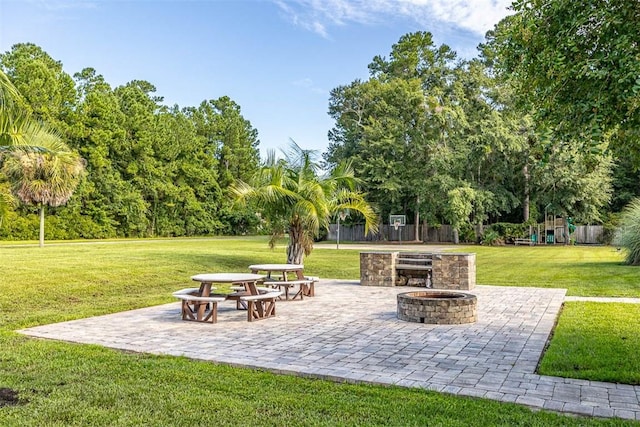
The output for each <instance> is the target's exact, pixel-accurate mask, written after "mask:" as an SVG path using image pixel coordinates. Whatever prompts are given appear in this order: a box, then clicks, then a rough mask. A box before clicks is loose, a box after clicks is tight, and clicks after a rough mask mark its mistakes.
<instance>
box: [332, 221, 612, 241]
mask: <svg viewBox="0 0 640 427" xmlns="http://www.w3.org/2000/svg"><path fill="white" fill-rule="evenodd" d="M337 230H338V227H337V225H336V224H331V225H330V226H329V236H328V239H329V240H336V238H337ZM602 234H603V227H602V226H601V225H578V226H576V230H575V232H574V233H573V234H572V235H571V237H572V238H573V239H575V241H576V243H578V244H587V245H591V244H599V243H602ZM419 240H421V241H423V242H425V243H451V242H453V232H452V230H451V226H450V225H446V224H444V225H440V226H437V227H433V226H432V227H425V226H420V234H419ZM340 241H341V242H378V241H387V242H399V241H402V242H408V241H415V225H413V224H407V225H406V226H404V227H398V230H396V229H395V228H394V227H393V226H390V225H382V226H381V227H380V231H379V232H378V233H376V234H375V235H372V234H369V235H365V234H364V225H354V226H345V225H340Z"/></svg>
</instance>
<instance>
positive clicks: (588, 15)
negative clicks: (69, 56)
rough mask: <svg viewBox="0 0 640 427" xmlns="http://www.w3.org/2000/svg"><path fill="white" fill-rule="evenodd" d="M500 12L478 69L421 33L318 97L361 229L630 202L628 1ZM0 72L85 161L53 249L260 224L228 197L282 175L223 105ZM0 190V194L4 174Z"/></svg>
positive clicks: (634, 171)
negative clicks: (355, 194) (359, 199)
mask: <svg viewBox="0 0 640 427" xmlns="http://www.w3.org/2000/svg"><path fill="white" fill-rule="evenodd" d="M551 6H552V7H551ZM512 7H513V9H514V12H515V13H514V14H513V15H511V16H509V17H507V18H505V19H504V20H502V21H501V22H500V23H499V24H498V25H496V27H495V28H494V30H492V31H490V32H489V33H487V36H486V39H485V42H484V43H483V44H481V45H480V46H479V55H478V57H477V58H474V59H471V60H463V59H461V58H459V57H458V56H457V55H456V53H455V52H454V51H452V50H451V49H450V48H449V47H448V46H447V45H444V44H443V45H439V46H438V45H436V44H435V43H434V41H433V38H432V35H431V34H430V33H428V32H425V31H420V32H415V33H409V34H406V35H404V36H402V37H401V38H400V39H399V41H398V42H397V43H396V44H394V45H393V46H392V47H391V51H390V53H389V54H388V56H376V57H374V58H373V59H372V61H371V63H370V64H369V77H368V78H367V79H366V80H354V81H353V82H351V83H348V84H345V85H341V86H339V87H337V88H335V89H333V90H332V91H331V94H330V99H329V114H330V116H331V117H332V118H333V119H334V121H335V124H334V126H333V128H332V129H331V130H330V131H329V133H328V139H329V147H328V150H327V151H326V152H325V153H324V154H323V159H324V167H325V169H326V170H328V171H331V170H335V169H336V168H338V167H339V165H344V164H349V165H351V168H350V169H351V170H352V171H353V174H354V183H359V184H360V188H361V190H363V191H364V193H365V194H366V200H367V202H369V203H371V204H372V205H373V206H374V207H375V209H376V212H377V216H378V220H377V221H375V222H377V223H385V222H386V221H387V218H388V216H389V215H390V214H398V213H401V214H407V215H408V217H409V218H408V219H409V222H410V223H414V224H419V223H427V224H429V225H435V224H441V223H448V224H451V225H452V226H453V228H454V229H455V236H456V239H457V238H458V237H460V238H461V239H464V240H474V239H477V238H478V236H479V235H480V234H481V232H480V230H481V229H482V227H480V226H481V225H482V224H487V223H496V222H512V223H524V224H533V223H536V222H540V221H542V220H543V215H544V214H545V213H550V214H553V215H558V216H563V217H568V216H571V217H573V218H574V219H575V220H576V221H577V222H583V223H590V222H591V223H593V222H602V221H607V220H609V218H610V217H611V216H612V215H615V214H616V213H618V212H620V211H621V210H622V209H623V208H624V206H626V205H627V204H629V202H630V201H631V200H632V199H633V198H634V197H637V196H638V195H639V194H640V185H639V184H638V182H639V180H638V176H637V175H638V168H639V167H640V148H639V147H640V144H639V143H638V141H639V139H638V129H639V128H638V117H640V116H639V115H638V106H639V105H640V101H639V99H640V77H639V76H640V65H639V64H640V62H638V61H636V60H634V58H638V57H639V55H640V52H639V50H640V45H639V44H638V43H637V41H636V34H637V31H636V30H637V28H636V27H637V22H640V10H639V8H638V6H637V2H624V1H622V0H616V1H611V2H607V3H606V4H604V3H602V2H600V1H599V0H588V1H587V4H586V5H585V4H584V2H583V3H575V2H571V1H570V0H553V1H552V2H542V1H538V0H524V1H518V2H515V3H514V4H513V6H512ZM0 67H2V70H3V71H4V72H5V73H6V75H7V76H8V77H9V78H10V79H11V81H12V82H13V84H14V85H15V86H16V88H17V89H18V90H19V91H20V93H22V95H23V96H24V98H25V100H26V108H28V109H29V110H30V112H31V113H32V115H33V116H34V117H36V118H37V119H38V120H40V121H42V122H45V123H48V124H50V125H51V126H53V127H54V128H55V129H57V130H58V131H59V132H60V133H61V135H62V136H63V138H64V139H65V141H67V142H68V144H69V146H70V147H72V148H73V149H75V150H77V151H78V152H79V154H80V155H81V156H82V157H83V158H84V159H85V161H86V169H87V174H86V176H85V178H84V179H83V180H82V182H81V183H80V186H79V187H78V189H77V190H76V194H75V195H74V196H73V197H72V198H71V200H70V201H69V203H68V204H67V205H66V206H62V207H58V208H55V210H54V211H53V213H54V222H55V226H54V227H50V229H51V230H52V233H53V232H55V233H59V235H53V236H52V237H58V238H74V237H85V238H88V237H116V236H118V237H120V236H126V237H129V236H190V235H207V234H233V233H244V232H255V231H256V230H257V229H258V227H260V226H261V225H265V224H266V225H268V224H267V223H268V218H266V217H260V216H258V215H256V211H259V210H260V206H257V207H256V206H251V207H239V206H233V205H232V199H233V197H234V194H233V191H231V188H232V185H233V183H253V184H254V185H262V184H260V182H259V180H258V181H256V177H257V178H260V177H262V178H264V173H263V172H264V171H265V169H264V168H265V167H267V169H268V168H269V167H272V168H273V167H275V166H277V165H278V164H277V163H276V162H274V161H273V160H274V159H270V160H269V159H267V161H266V163H261V162H260V159H259V152H258V144H259V140H258V132H257V130H256V129H254V128H253V127H252V126H251V123H250V122H249V121H248V120H246V119H245V118H244V117H243V116H242V114H241V110H240V106H239V105H237V104H236V103H235V102H233V100H231V99H229V98H228V97H222V98H219V99H216V100H207V101H203V102H202V103H201V104H200V105H199V106H198V107H186V108H179V107H178V106H173V107H168V106H165V105H163V104H162V98H160V97H157V96H155V88H154V87H153V85H152V84H151V83H149V82H146V81H141V80H134V81H132V82H129V83H127V84H126V85H123V86H120V87H116V88H112V87H111V86H110V85H109V84H108V83H107V82H106V81H105V80H104V78H103V77H102V76H100V75H99V74H98V73H97V72H96V71H95V70H93V69H91V68H86V69H84V70H82V71H81V72H79V73H76V74H74V75H73V77H71V76H69V75H68V74H66V73H65V72H64V70H63V68H62V64H61V63H60V62H58V61H55V60H54V59H52V58H51V57H50V56H49V55H48V54H46V52H44V51H42V49H41V48H39V47H37V46H35V45H33V44H19V45H15V46H14V47H13V48H12V49H11V51H9V52H6V53H4V54H2V55H0ZM301 152H302V153H304V150H302V151H301ZM269 161H271V163H268V162H269ZM289 166H291V165H289ZM293 166H295V165H293ZM273 170H276V169H273ZM292 170H296V171H298V170H297V169H296V168H293V169H292ZM261 172H262V175H261ZM0 180H2V182H1V183H0V185H3V186H4V187H5V188H6V186H7V185H8V182H7V176H4V177H2V178H0ZM268 188H271V187H268ZM236 190H237V188H236ZM286 191H291V190H289V189H287V190H286ZM237 195H238V194H237V191H236V194H235V197H237ZM289 198H290V197H289ZM291 200H293V199H291ZM267 211H268V209H267V210H266V211H265V212H263V213H265V214H268V212H267ZM33 212H34V211H33V208H32V207H29V206H24V205H22V206H17V207H15V208H14V209H12V210H11V212H9V213H8V214H7V215H5V217H8V218H10V221H5V223H4V226H3V227H2V228H1V229H0V237H10V238H27V237H30V236H31V235H30V234H29V233H32V232H33V231H32V229H33V227H32V224H31V223H32V222H33V219H32V216H34V214H33ZM327 212H329V211H327ZM333 214H335V212H334V213H332V215H333ZM361 220H363V217H361V216H358V215H357V214H354V215H351V216H350V217H348V218H347V222H349V221H352V222H358V221H361ZM367 221H369V222H371V218H368V219H367ZM321 222H322V223H323V224H324V222H325V221H324V219H323V220H322V221H321ZM314 224H315V223H314ZM314 230H315V227H314ZM312 234H314V235H315V234H317V232H316V231H314V233H312ZM308 237H309V238H312V237H313V236H312V235H309V236H308Z"/></svg>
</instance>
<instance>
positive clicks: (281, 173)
mask: <svg viewBox="0 0 640 427" xmlns="http://www.w3.org/2000/svg"><path fill="white" fill-rule="evenodd" d="M284 154H285V158H284V159H279V160H278V159H276V156H275V152H273V151H270V152H269V154H268V156H267V159H266V161H265V162H264V164H263V165H262V167H261V168H260V169H259V170H258V172H257V173H256V175H255V176H254V178H253V180H252V181H251V183H245V182H242V181H238V182H237V183H236V184H235V185H234V186H233V187H232V189H231V190H232V192H233V193H234V194H235V196H236V198H237V200H238V201H239V202H241V203H246V202H250V203H253V205H254V206H255V207H256V208H257V209H258V210H259V211H261V213H262V214H263V216H264V217H265V218H266V219H267V220H268V221H269V222H270V224H271V226H272V237H271V240H270V242H269V243H270V245H271V247H273V246H274V245H275V242H276V239H277V238H278V237H280V236H282V235H283V234H284V233H285V232H288V233H289V245H288V247H287V263H289V264H302V258H303V256H304V255H309V254H310V253H311V251H312V249H313V241H314V238H315V237H317V236H318V235H319V232H320V229H321V228H325V229H328V228H329V221H330V220H331V218H332V216H333V215H334V214H335V213H337V212H340V211H344V210H351V211H355V212H359V213H360V214H362V216H363V217H364V219H365V231H366V232H369V231H373V232H375V231H376V230H377V217H376V215H375V213H374V211H373V209H372V207H371V206H370V205H369V203H367V201H366V200H365V199H364V194H363V193H361V192H359V191H357V190H356V184H357V179H356V178H355V176H354V173H353V170H352V168H351V166H350V165H349V164H342V165H339V166H337V167H336V168H334V169H333V170H331V171H330V172H329V173H328V174H327V175H324V176H320V175H319V172H320V166H319V164H318V163H317V162H316V161H315V159H314V157H315V152H314V151H311V150H303V149H302V148H300V147H299V146H298V145H297V144H296V143H295V142H294V141H291V146H290V150H289V152H288V153H284Z"/></svg>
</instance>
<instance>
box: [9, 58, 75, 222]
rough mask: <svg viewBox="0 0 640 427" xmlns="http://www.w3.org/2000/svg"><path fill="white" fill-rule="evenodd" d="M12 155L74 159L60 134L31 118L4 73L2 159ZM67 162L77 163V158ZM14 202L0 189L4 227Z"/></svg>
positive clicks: (16, 90) (20, 97) (62, 159)
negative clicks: (11, 153)
mask: <svg viewBox="0 0 640 427" xmlns="http://www.w3.org/2000/svg"><path fill="white" fill-rule="evenodd" d="M8 151H12V152H15V151H22V152H48V153H58V156H59V159H60V160H61V161H64V160H65V157H68V155H71V154H70V152H69V151H68V149H67V147H66V145H65V144H64V142H63V141H62V138H61V137H60V135H59V134H58V133H57V132H55V131H54V130H52V129H51V128H49V127H48V126H46V125H45V124H43V123H40V122H38V121H36V120H34V119H33V118H32V117H30V116H29V113H28V110H27V109H26V108H25V105H24V100H23V99H22V96H21V95H20V93H19V92H18V89H16V87H15V86H14V85H13V83H11V81H10V80H9V78H8V77H7V75H6V74H5V73H4V72H2V71H1V70H0V155H2V153H6V152H8ZM0 160H2V159H0ZM67 160H68V161H69V162H70V163H71V164H73V162H74V161H75V160H74V158H73V156H72V157H71V158H68V159H67ZM10 200H11V195H10V194H8V193H7V192H5V189H4V188H2V189H0V224H1V223H2V219H3V218H4V216H5V215H6V213H7V211H8V209H9V206H10V203H9V202H10Z"/></svg>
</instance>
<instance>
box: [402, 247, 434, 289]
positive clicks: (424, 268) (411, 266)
mask: <svg viewBox="0 0 640 427" xmlns="http://www.w3.org/2000/svg"><path fill="white" fill-rule="evenodd" d="M432 265H433V261H432V255H431V254H427V253H411V252H400V253H399V254H398V257H397V258H396V264H395V269H396V273H397V274H398V276H399V277H406V278H407V280H406V281H407V282H408V281H409V278H410V276H408V275H407V274H406V272H407V271H416V272H424V274H425V275H426V286H427V287H430V286H431V276H432V269H433V267H432ZM400 272H404V273H405V274H402V273H400ZM404 284H407V283H406V282H405V283H404Z"/></svg>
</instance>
